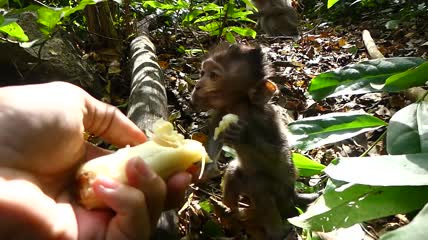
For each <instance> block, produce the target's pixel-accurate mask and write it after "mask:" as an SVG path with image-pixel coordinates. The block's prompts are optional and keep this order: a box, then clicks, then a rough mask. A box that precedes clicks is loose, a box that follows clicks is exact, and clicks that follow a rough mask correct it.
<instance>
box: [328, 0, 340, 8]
mask: <svg viewBox="0 0 428 240" xmlns="http://www.w3.org/2000/svg"><path fill="white" fill-rule="evenodd" d="M337 2H339V0H328V1H327V8H331V7H333V5H334V4H336V3H337Z"/></svg>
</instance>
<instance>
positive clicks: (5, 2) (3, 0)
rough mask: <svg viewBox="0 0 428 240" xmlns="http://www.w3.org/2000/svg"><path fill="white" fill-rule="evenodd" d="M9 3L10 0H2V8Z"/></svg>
mask: <svg viewBox="0 0 428 240" xmlns="http://www.w3.org/2000/svg"><path fill="white" fill-rule="evenodd" d="M8 3H9V0H0V8H2V7H3V6H4V5H6V4H8Z"/></svg>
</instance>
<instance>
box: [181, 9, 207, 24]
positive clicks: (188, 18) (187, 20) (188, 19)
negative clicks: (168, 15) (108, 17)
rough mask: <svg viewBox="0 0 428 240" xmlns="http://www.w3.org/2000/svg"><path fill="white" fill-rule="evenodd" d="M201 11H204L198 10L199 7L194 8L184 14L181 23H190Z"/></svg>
mask: <svg viewBox="0 0 428 240" xmlns="http://www.w3.org/2000/svg"><path fill="white" fill-rule="evenodd" d="M202 13H204V11H202V10H199V9H194V10H192V11H190V12H189V13H188V14H186V16H185V17H184V19H183V24H190V23H191V22H193V20H194V19H195V18H196V17H197V16H199V15H201V14H202Z"/></svg>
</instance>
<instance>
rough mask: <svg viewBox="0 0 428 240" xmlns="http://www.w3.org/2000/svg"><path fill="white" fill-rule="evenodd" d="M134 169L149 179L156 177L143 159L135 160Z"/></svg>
mask: <svg viewBox="0 0 428 240" xmlns="http://www.w3.org/2000/svg"><path fill="white" fill-rule="evenodd" d="M134 167H135V169H136V170H137V172H138V173H140V174H141V175H142V176H143V177H145V178H147V179H152V178H155V177H156V173H155V172H154V171H153V170H152V169H151V168H150V167H149V166H148V165H147V164H146V162H144V160H143V159H141V158H136V159H135V160H134Z"/></svg>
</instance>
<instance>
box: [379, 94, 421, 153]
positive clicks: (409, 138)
mask: <svg viewBox="0 0 428 240" xmlns="http://www.w3.org/2000/svg"><path fill="white" fill-rule="evenodd" d="M427 119H428V102H426V101H423V102H420V103H413V104H411V105H409V106H407V107H405V108H403V109H401V110H400V111H398V112H397V113H395V114H394V115H393V116H392V118H391V120H390V121H389V126H388V129H387V134H386V149H387V151H388V153H389V154H405V153H420V152H424V153H425V152H428V125H427Z"/></svg>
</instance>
